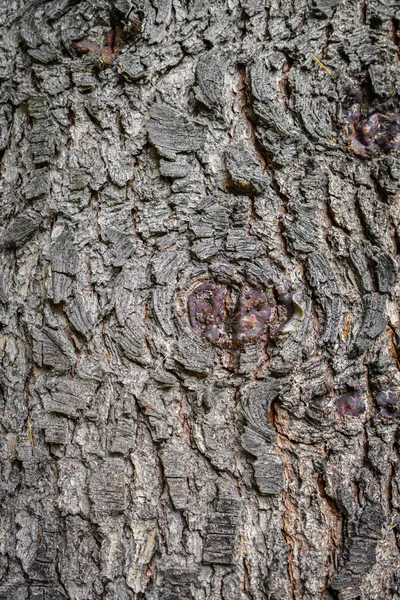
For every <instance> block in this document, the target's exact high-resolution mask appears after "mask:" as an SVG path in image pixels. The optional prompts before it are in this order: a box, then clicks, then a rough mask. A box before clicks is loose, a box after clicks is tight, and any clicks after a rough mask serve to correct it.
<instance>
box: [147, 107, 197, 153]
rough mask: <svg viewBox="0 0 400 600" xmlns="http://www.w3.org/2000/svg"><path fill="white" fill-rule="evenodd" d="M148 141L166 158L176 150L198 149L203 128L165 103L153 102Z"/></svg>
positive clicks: (189, 150)
mask: <svg viewBox="0 0 400 600" xmlns="http://www.w3.org/2000/svg"><path fill="white" fill-rule="evenodd" d="M147 132H148V134H149V139H150V142H151V143H152V144H153V145H154V146H155V147H156V148H157V150H158V151H159V153H160V154H161V155H162V156H165V157H166V158H171V159H173V158H175V156H176V154H177V153H178V152H191V151H193V150H198V149H199V148H200V147H201V146H202V144H203V139H204V132H203V128H202V127H201V126H200V125H198V124H196V123H194V122H193V121H192V120H191V119H190V118H189V117H187V116H186V115H183V114H182V113H180V112H179V111H177V110H175V109H174V108H171V107H170V106H167V105H166V104H154V105H153V106H152V108H151V111H150V121H149V123H148V126H147Z"/></svg>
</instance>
